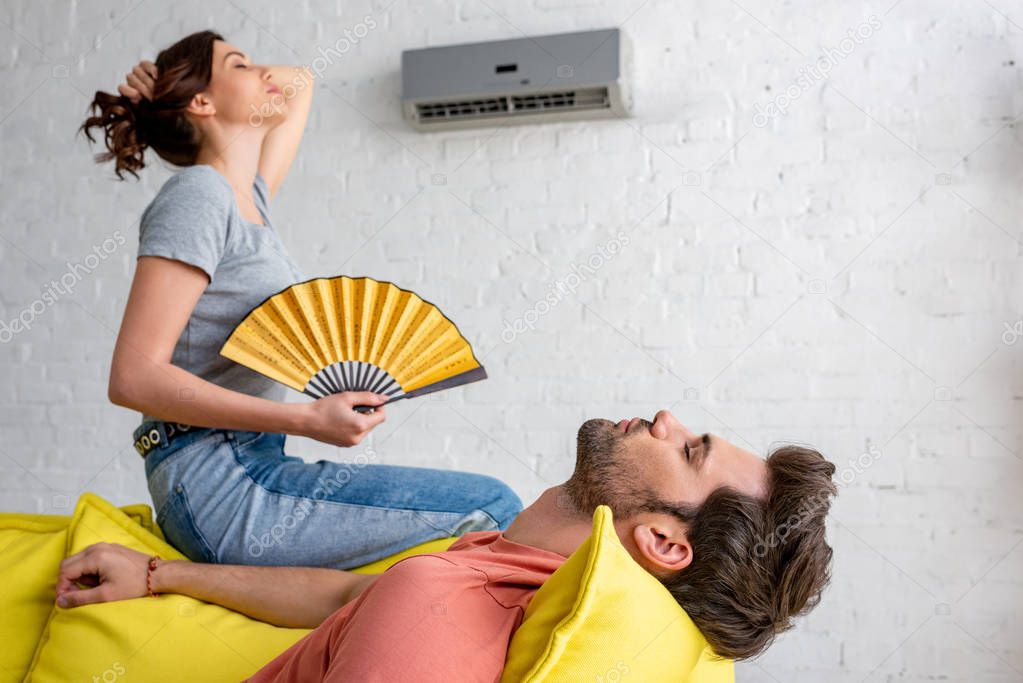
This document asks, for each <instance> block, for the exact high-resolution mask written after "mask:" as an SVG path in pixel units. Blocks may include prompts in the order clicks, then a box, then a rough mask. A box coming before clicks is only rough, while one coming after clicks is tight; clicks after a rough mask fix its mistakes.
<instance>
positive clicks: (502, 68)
mask: <svg viewBox="0 0 1023 683" xmlns="http://www.w3.org/2000/svg"><path fill="white" fill-rule="evenodd" d="M630 72H631V50H630V49H629V44H628V40H627V39H626V37H625V35H624V34H622V32H621V31H620V30H619V29H617V28H611V29H603V30H598V31H581V32H577V33H556V34H552V35H545V36H534V37H528V38H516V39H514V40H497V41H490V42H484V43H463V44H460V45H445V46H441V47H429V48H422V49H417V50H404V51H403V52H402V53H401V86H402V96H401V101H402V109H403V114H404V117H405V118H406V119H407V120H408V121H409V122H410V123H411V124H412V125H413V126H414V127H415V128H417V129H419V130H423V131H430V130H442V129H451V128H471V127H480V126H495V125H500V124H508V123H511V124H515V123H533V122H542V121H565V120H576V119H596V118H611V117H624V116H629V114H630V112H631V109H632V98H631V90H630V88H629V87H628V75H629V73H630Z"/></svg>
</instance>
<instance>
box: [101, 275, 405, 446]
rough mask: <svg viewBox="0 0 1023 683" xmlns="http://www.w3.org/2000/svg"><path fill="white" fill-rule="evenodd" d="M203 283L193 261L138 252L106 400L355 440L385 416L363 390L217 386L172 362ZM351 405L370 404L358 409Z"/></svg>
mask: <svg viewBox="0 0 1023 683" xmlns="http://www.w3.org/2000/svg"><path fill="white" fill-rule="evenodd" d="M208 283H209V278H208V276H207V275H206V274H205V273H204V272H203V271H202V270H201V269H200V268H197V267H195V266H191V265H188V264H186V263H183V262H181V261H175V260H172V259H165V258H161V257H158V256H142V257H139V259H138V267H137V269H136V272H135V278H134V280H133V282H132V286H131V291H130V293H129V294H128V303H127V305H126V306H125V311H124V319H123V321H122V323H121V330H120V332H119V333H118V336H117V343H116V345H115V346H114V356H113V361H112V363H111V368H110V384H109V388H108V395H109V398H110V400H111V401H112V402H113V403H115V404H117V405H120V406H124V407H126V408H133V409H135V410H138V411H140V412H143V413H146V414H149V415H155V416H157V417H158V418H160V419H162V420H166V421H170V422H181V423H184V424H190V425H195V426H197V427H216V428H220V429H239V430H246V431H258V432H277V433H282V434H296V435H302V436H309V437H311V438H314V439H317V440H319V441H323V442H325V443H332V444H335V445H338V446H352V445H355V444H357V443H359V441H361V439H362V438H363V437H364V436H365V434H367V433H368V432H369V431H370V430H371V429H372V428H373V427H375V426H376V425H377V424H379V423H380V422H382V421H383V420H384V419H385V414H384V408H383V406H381V405H379V404H380V403H382V401H381V400H379V399H376V398H374V397H375V396H376V395H375V394H371V393H369V392H345V393H342V394H335V395H333V396H327V397H326V398H321V399H319V400H317V401H314V402H312V403H279V402H276V401H271V400H268V399H264V398H260V397H257V396H249V395H247V394H243V393H241V392H237V391H231V390H230V389H225V388H223V387H220V386H217V385H215V384H213V383H211V382H207V381H206V380H204V379H202V378H200V377H198V376H196V375H194V374H192V373H190V372H188V371H187V370H184V369H182V368H179V367H177V366H175V365H172V364H171V362H170V361H171V356H172V354H173V352H174V346H175V344H176V343H177V340H178V338H179V337H180V336H181V332H182V330H183V329H184V327H185V324H186V323H187V322H188V318H189V316H190V315H191V313H192V310H193V309H194V308H195V304H196V302H197V301H198V300H199V297H200V296H201V295H202V293H203V290H205V288H206V285H207V284H208ZM353 405H375V406H378V407H377V408H376V410H375V411H374V412H373V413H366V414H364V413H359V412H356V411H354V410H353V409H352V406H353Z"/></svg>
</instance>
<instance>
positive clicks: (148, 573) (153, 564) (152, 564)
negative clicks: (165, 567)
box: [146, 555, 160, 598]
mask: <svg viewBox="0 0 1023 683" xmlns="http://www.w3.org/2000/svg"><path fill="white" fill-rule="evenodd" d="M159 559H160V556H159V555H153V556H152V557H150V558H149V568H148V569H146V590H147V591H148V592H149V594H150V595H152V596H153V597H154V598H155V597H156V596H158V595H159V593H154V592H153V586H152V584H151V583H150V580H151V579H152V577H153V570H154V569H156V561H157V560H159Z"/></svg>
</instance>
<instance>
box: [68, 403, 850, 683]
mask: <svg viewBox="0 0 1023 683" xmlns="http://www.w3.org/2000/svg"><path fill="white" fill-rule="evenodd" d="M834 471H835V466H834V465H833V464H831V463H830V462H828V461H827V460H825V459H824V458H823V457H822V456H821V454H820V453H818V452H817V451H815V450H812V449H809V448H803V447H800V446H782V447H780V448H778V449H776V450H774V451H773V452H772V453H771V454H770V455H769V456H768V457H767V459H766V460H764V459H762V458H760V457H759V456H757V455H755V454H754V453H751V452H749V451H747V450H744V449H742V448H740V447H738V446H736V445H734V444H731V443H729V442H728V441H726V440H724V439H722V438H720V437H718V436H714V435H711V434H703V435H697V434H695V433H693V432H691V431H690V430H689V429H688V428H686V427H685V426H684V425H682V424H681V423H679V421H678V420H677V419H675V417H674V416H673V415H672V414H671V413H670V412H668V411H667V410H661V411H659V412H658V413H657V414H656V415H655V416H654V421H653V422H652V423H651V422H649V421H647V420H644V419H641V418H638V417H637V418H633V419H632V420H629V421H626V420H622V421H620V422H618V423H617V424H616V423H614V422H611V421H609V420H604V419H591V420H587V421H586V422H584V423H583V424H582V426H581V427H580V428H579V432H578V437H577V450H576V466H575V471H574V472H573V474H572V476H571V478H570V479H569V480H568V481H567V482H565V483H564V484H562V485H560V486H555V487H552V488H550V489H547V490H546V491H544V492H543V493H542V494H541V495H540V497H539V498H538V499H537V500H536V501H535V502H534V503H533V504H532V505H530V506H529V507H527V508H526V509H525V510H523V511H522V512H521V513H520V514H519V516H518V517H516V518H515V520H514V521H513V522H512V524H511V525H510V526H509V527H508V529H507V530H505V531H504V532H500V531H476V532H470V533H467V534H465V535H463V536H462V537H461V538H460V539H459V540H458V541H456V542H455V543H454V545H452V546H451V548H450V549H449V550H448V551H447V552H442V553H433V554H429V555H420V556H417V557H412V558H407V559H405V560H402V561H400V562H398V563H396V564H395V565H394V566H392V567H391V568H390V569H388V570H387V571H386V572H384V573H383V574H380V575H378V576H365V575H357V574H352V573H349V572H343V571H339V570H334V569H325V568H303V567H256V566H252V567H250V566H241V565H217V564H202V563H191V562H184V561H161V562H159V563H158V565H157V567H156V569H155V570H154V571H153V572H152V573H151V577H150V578H151V588H152V590H153V591H154V592H156V593H161V592H174V593H183V594H187V595H191V596H194V597H196V598H199V599H201V600H205V601H208V602H215V603H218V604H221V605H224V606H226V607H229V608H231V609H234V610H237V611H239V612H243V613H245V614H247V615H249V616H252V617H254V618H257V619H261V620H263V621H267V622H270V623H273V624H277V625H280V626H290V627H306V628H314V627H315V630H314V631H312V632H311V633H310V634H308V635H307V636H306V637H304V638H303V639H302V640H300V641H298V642H297V643H295V644H294V645H293V646H292V647H290V648H289V649H288V650H286V651H285V652H283V653H281V654H280V655H279V656H278V657H277V658H276V659H274V660H273V661H271V662H269V663H268V664H267V665H266V666H265V667H263V668H262V669H261V670H260V671H259V672H257V673H256V674H255V675H254V676H253V677H252V678H251V679H249V680H250V681H254V682H259V683H266V682H269V681H275V682H283V681H296V682H297V681H320V680H322V681H330V682H338V681H350V680H351V681H402V680H416V681H426V680H431V681H432V680H437V681H463V680H465V681H470V680H471V681H475V680H494V681H496V680H498V679H499V678H500V676H501V671H502V669H503V666H504V660H505V656H506V654H507V648H508V643H509V640H510V638H511V635H512V633H513V632H514V630H515V629H516V628H517V627H518V625H519V624H520V622H521V620H522V615H523V612H524V611H525V608H526V605H527V604H528V602H529V600H530V598H531V597H532V595H533V594H534V593H535V591H536V590H537V589H538V588H539V587H540V585H542V584H543V582H544V581H545V580H546V579H547V578H548V577H549V576H550V575H551V574H552V573H553V572H554V570H556V569H557V568H558V567H559V566H560V565H561V563H562V562H564V560H565V559H566V558H567V557H568V556H569V555H571V554H572V552H573V551H575V550H576V548H578V547H579V545H581V544H582V543H583V541H585V540H586V538H587V537H588V536H589V535H590V533H591V530H592V516H593V512H594V510H595V508H596V506H597V505H601V504H606V505H608V506H609V507H610V508H611V510H612V513H613V518H614V524H615V529H616V531H617V532H618V536H619V538H620V539H621V541H622V544H623V545H624V546H625V548H626V549H627V550H628V551H629V553H630V554H631V555H632V557H633V558H634V559H635V560H636V562H637V563H639V564H640V565H641V566H642V567H643V568H644V569H646V570H647V571H649V572H650V573H651V574H653V575H654V576H655V577H657V578H658V579H659V580H660V581H661V582H662V583H663V584H664V585H665V586H666V587H667V589H668V590H669V591H670V592H671V593H672V594H673V595H674V596H675V598H676V599H677V600H678V601H679V603H680V604H681V605H682V606H683V607H684V608H685V609H686V611H687V612H688V614H689V615H690V617H691V618H692V619H693V621H694V623H695V624H696V626H697V627H698V628H699V629H700V630H701V632H702V633H703V634H704V636H705V637H706V639H707V641H708V642H709V643H710V645H711V646H712V647H713V648H714V649H715V651H716V652H717V653H718V654H720V655H722V656H724V657H731V658H735V659H744V658H748V657H752V656H754V655H757V654H759V653H760V652H762V651H763V650H764V649H765V648H766V647H767V646H768V645H770V643H771V641H772V640H773V638H774V636H775V635H776V634H777V633H779V632H781V631H783V630H786V629H788V628H791V626H792V624H791V622H790V617H792V616H796V615H799V614H803V613H805V612H807V611H809V610H810V609H812V608H813V607H814V606H815V605H816V604H817V603H818V602H819V600H820V596H821V592H822V590H823V588H824V587H825V586H826V585H827V583H828V581H829V579H830V575H829V571H830V563H831V555H832V551H831V548H830V547H829V546H828V544H827V543H826V541H825V537H824V518H825V515H826V514H827V511H828V508H829V507H830V497H831V496H834V495H835V494H836V493H837V489H836V487H835V485H834V483H833V482H832V480H831V476H832V474H834ZM146 569H147V558H146V556H144V555H143V554H141V553H138V552H135V551H133V550H130V549H128V548H124V547H123V546H118V545H113V544H102V543H101V544H95V545H93V546H90V547H89V548H86V549H85V550H83V551H81V552H79V553H76V554H75V555H72V556H71V557H68V558H67V559H66V560H64V561H63V562H62V563H61V571H60V578H59V580H58V583H57V594H58V604H59V605H61V606H68V607H73V606H77V605H84V604H88V603H93V602H102V601H109V600H121V599H126V598H134V597H140V596H143V595H146V593H147V589H146V585H145V581H146ZM76 581H83V582H87V583H89V584H91V585H92V587H86V588H79V587H78V586H77V585H75V582H76Z"/></svg>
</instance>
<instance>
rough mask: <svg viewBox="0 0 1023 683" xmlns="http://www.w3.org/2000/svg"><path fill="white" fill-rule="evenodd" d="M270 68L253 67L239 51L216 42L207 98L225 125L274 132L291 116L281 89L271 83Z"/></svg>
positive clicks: (247, 57) (245, 55)
mask: <svg viewBox="0 0 1023 683" xmlns="http://www.w3.org/2000/svg"><path fill="white" fill-rule="evenodd" d="M270 75H271V74H270V67H268V66H266V65H264V64H253V63H252V60H251V59H249V56H248V55H247V54H245V52H244V51H242V50H241V49H240V48H238V47H236V46H234V45H232V44H231V43H226V42H224V41H222V40H216V41H214V42H213V65H212V74H211V77H210V84H209V87H207V88H206V91H205V92H206V95H207V97H208V98H209V99H210V100H211V101H212V104H213V107H214V109H215V111H216V117H217V119H218V120H219V121H221V122H222V123H225V124H248V125H250V126H253V127H259V126H266V127H269V128H272V127H274V126H276V125H277V124H279V123H280V122H281V121H283V120H284V119H285V118H286V117H287V114H288V105H287V103H286V101H285V99H284V96H283V94H282V92H281V89H280V88H279V87H278V86H277V85H275V84H274V83H271V82H270Z"/></svg>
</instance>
